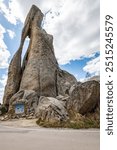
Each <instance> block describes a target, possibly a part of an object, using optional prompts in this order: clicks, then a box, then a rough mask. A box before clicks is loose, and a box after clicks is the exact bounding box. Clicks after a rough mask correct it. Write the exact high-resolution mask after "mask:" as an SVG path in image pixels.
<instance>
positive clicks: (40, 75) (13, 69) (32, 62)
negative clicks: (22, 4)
mask: <svg viewBox="0 0 117 150" xmlns="http://www.w3.org/2000/svg"><path fill="white" fill-rule="evenodd" d="M42 20H43V14H42V12H41V11H40V10H39V8H37V7H36V6H35V5H33V6H32V7H31V9H30V11H29V13H28V15H27V18H26V21H25V23H24V28H23V30H22V36H21V43H20V47H19V49H18V51H17V52H16V54H15V55H14V57H13V59H12V61H11V63H10V66H9V71H8V80H7V85H6V88H5V93H4V98H3V102H4V104H5V105H9V104H11V103H10V101H12V96H13V95H14V94H16V93H17V92H19V91H22V90H33V91H35V92H36V93H37V95H38V97H40V96H49V97H56V96H57V95H59V94H62V95H65V94H66V91H67V90H68V89H69V88H70V87H71V86H72V85H73V84H75V83H76V79H75V77H74V76H73V75H71V74H69V73H67V72H66V71H63V70H61V69H60V68H59V66H58V63H57V60H56V58H55V54H54V48H53V37H52V35H49V34H47V33H46V31H45V30H43V29H42V28H41V22H42ZM27 36H28V37H29V38H30V43H29V46H28V49H27V52H26V54H25V57H24V60H23V64H22V65H21V54H22V49H23V45H24V41H25V38H26V37H27ZM15 100H17V97H16V99H15Z"/></svg>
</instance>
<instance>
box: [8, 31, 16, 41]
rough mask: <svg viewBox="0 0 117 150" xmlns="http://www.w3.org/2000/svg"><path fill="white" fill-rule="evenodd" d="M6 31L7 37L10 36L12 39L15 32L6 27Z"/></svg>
mask: <svg viewBox="0 0 117 150" xmlns="http://www.w3.org/2000/svg"><path fill="white" fill-rule="evenodd" d="M7 32H8V34H9V37H10V38H11V39H13V38H14V37H15V32H13V31H12V30H9V29H7Z"/></svg>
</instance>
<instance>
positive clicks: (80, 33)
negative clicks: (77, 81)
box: [1, 0, 100, 64]
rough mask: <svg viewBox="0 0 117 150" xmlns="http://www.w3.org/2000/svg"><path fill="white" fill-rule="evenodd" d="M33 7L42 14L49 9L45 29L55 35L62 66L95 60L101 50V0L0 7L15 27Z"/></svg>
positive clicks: (35, 0) (18, 1)
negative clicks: (77, 61)
mask: <svg viewBox="0 0 117 150" xmlns="http://www.w3.org/2000/svg"><path fill="white" fill-rule="evenodd" d="M32 4H35V5H37V6H38V7H39V8H40V9H41V10H42V12H43V13H46V12H47V11H48V10H50V11H49V12H48V13H47V15H46V18H45V19H44V28H45V29H46V30H47V32H48V33H50V34H52V35H53V36H54V47H55V54H56V57H57V59H58V62H59V64H66V63H69V62H70V61H71V60H78V59H81V58H83V57H92V55H93V54H95V53H96V52H97V51H99V43H100V41H99V33H100V22H99V20H100V19H99V18H100V14H99V13H100V1H99V0H96V1H94V0H88V1H87V0H77V1H76V0H70V1H68V0H54V1H53V0H49V1H47V0H40V1H39V0H30V1H29V0H25V1H24V0H10V2H9V8H7V7H6V6H5V5H4V4H3V5H2V7H1V8H2V12H3V13H4V14H5V17H6V18H7V19H8V21H10V22H11V23H13V24H16V23H17V20H18V19H19V20H20V21H22V22H23V21H24V18H25V17H26V15H27V13H28V11H29V9H30V7H31V5H32ZM10 17H11V18H10Z"/></svg>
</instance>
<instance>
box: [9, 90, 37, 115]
mask: <svg viewBox="0 0 117 150" xmlns="http://www.w3.org/2000/svg"><path fill="white" fill-rule="evenodd" d="M38 101H39V98H38V96H37V93H36V92H35V91H33V90H20V91H18V92H17V93H16V94H15V95H13V96H12V97H11V99H10V107H9V112H10V111H11V110H12V109H13V106H14V105H15V104H18V103H23V104H24V105H25V109H26V110H25V113H26V114H27V115H30V114H32V113H33V114H35V109H36V107H37V105H38Z"/></svg>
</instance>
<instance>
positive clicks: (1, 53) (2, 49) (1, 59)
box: [0, 24, 10, 69]
mask: <svg viewBox="0 0 117 150" xmlns="http://www.w3.org/2000/svg"><path fill="white" fill-rule="evenodd" d="M5 33H6V30H5V28H4V27H3V26H2V25H1V24H0V69H1V68H7V67H8V65H9V64H8V59H9V57H10V52H9V51H8V50H7V46H6V44H5V42H4V34H5Z"/></svg>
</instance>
